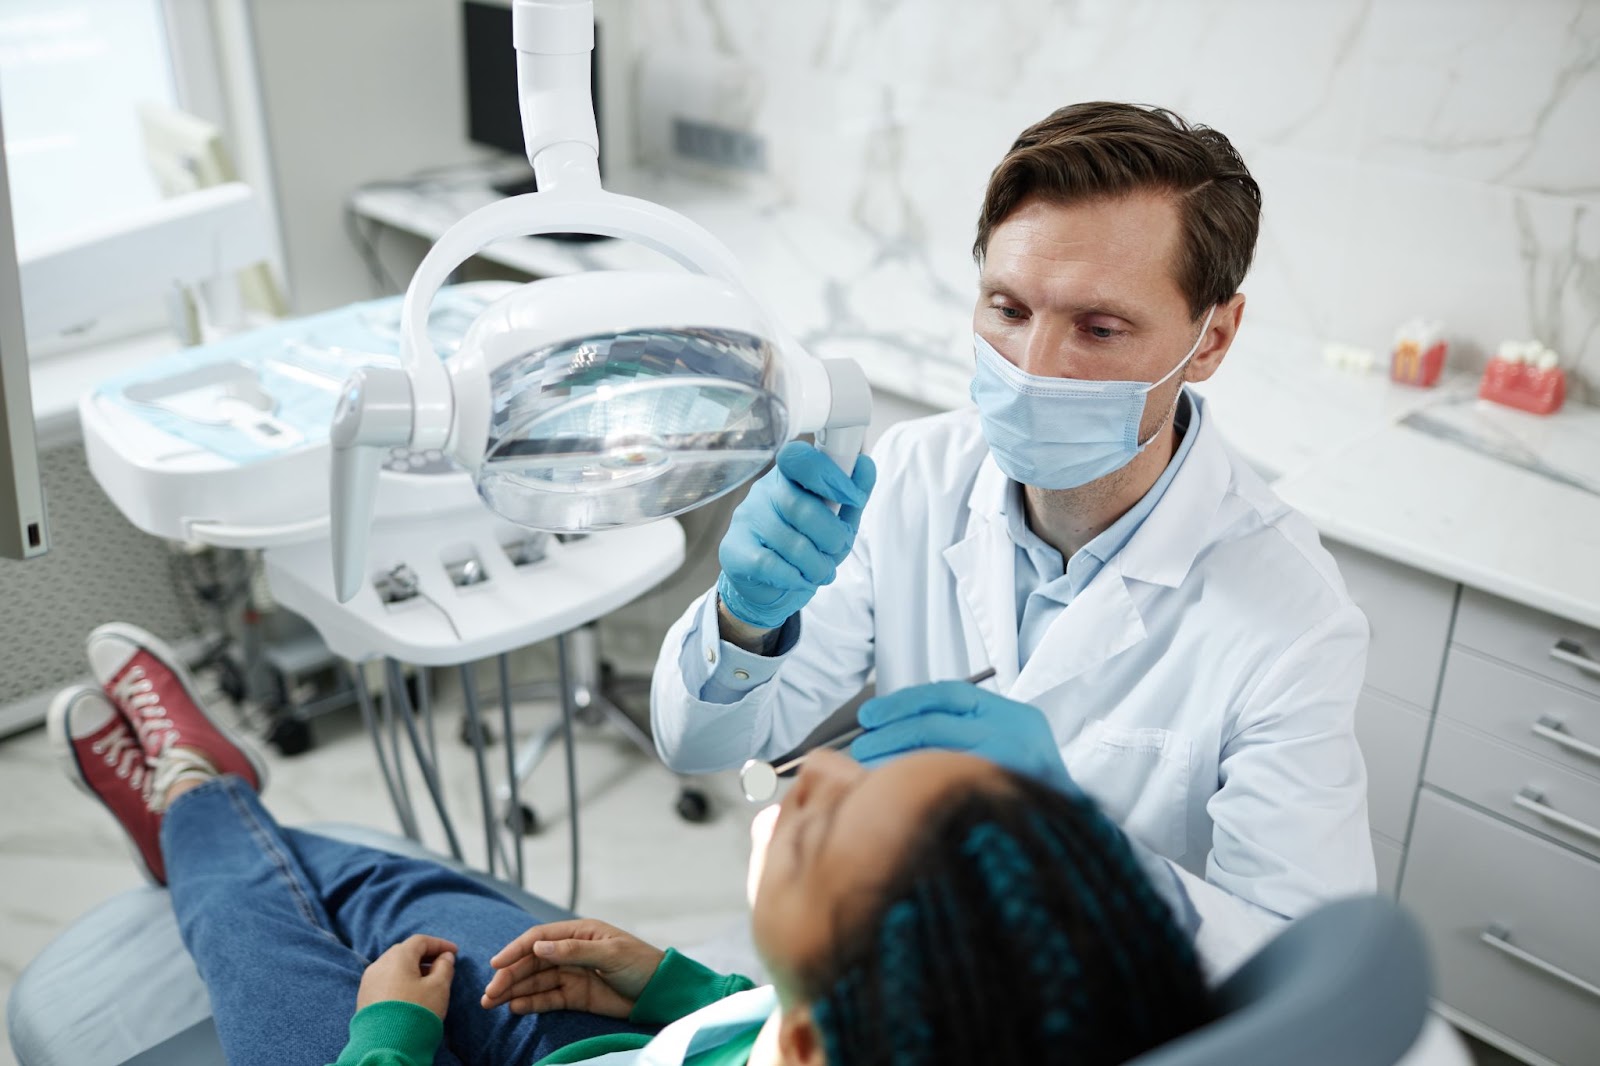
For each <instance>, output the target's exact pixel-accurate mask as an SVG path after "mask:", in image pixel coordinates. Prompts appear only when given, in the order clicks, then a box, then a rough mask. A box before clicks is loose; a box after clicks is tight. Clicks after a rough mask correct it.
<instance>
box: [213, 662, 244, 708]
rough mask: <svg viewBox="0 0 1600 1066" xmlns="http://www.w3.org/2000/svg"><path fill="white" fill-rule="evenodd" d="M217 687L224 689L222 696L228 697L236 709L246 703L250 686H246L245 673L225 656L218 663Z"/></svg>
mask: <svg viewBox="0 0 1600 1066" xmlns="http://www.w3.org/2000/svg"><path fill="white" fill-rule="evenodd" d="M216 669H217V687H218V688H220V689H222V694H223V695H224V696H227V697H228V699H229V701H230V702H232V704H233V705H234V706H235V707H238V706H240V705H241V704H243V703H244V697H245V693H246V691H247V690H248V686H246V684H245V680H244V671H243V670H241V669H239V664H238V663H236V662H234V661H233V660H232V659H231V658H229V657H228V656H226V655H224V656H222V657H221V658H219V659H218V660H217V662H216Z"/></svg>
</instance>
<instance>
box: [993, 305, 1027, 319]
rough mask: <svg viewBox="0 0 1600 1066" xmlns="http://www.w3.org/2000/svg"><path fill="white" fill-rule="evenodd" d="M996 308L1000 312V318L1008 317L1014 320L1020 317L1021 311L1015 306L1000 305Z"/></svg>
mask: <svg viewBox="0 0 1600 1066" xmlns="http://www.w3.org/2000/svg"><path fill="white" fill-rule="evenodd" d="M996 310H998V311H999V312H1000V317H1001V318H1009V319H1011V320H1012V321H1016V320H1017V319H1019V318H1021V317H1022V311H1021V310H1020V309H1019V308H1015V307H1000V308H997V309H996Z"/></svg>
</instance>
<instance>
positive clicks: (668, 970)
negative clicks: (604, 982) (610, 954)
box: [333, 948, 756, 1066]
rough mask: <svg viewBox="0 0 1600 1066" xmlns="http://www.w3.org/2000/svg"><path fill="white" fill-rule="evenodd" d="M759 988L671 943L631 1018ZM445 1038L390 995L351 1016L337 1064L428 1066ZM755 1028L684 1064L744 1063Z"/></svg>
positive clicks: (621, 1039) (558, 1059) (634, 1044)
mask: <svg viewBox="0 0 1600 1066" xmlns="http://www.w3.org/2000/svg"><path fill="white" fill-rule="evenodd" d="M754 987H755V983H754V982H753V981H751V980H750V979H749V978H748V977H740V976H738V975H736V974H719V973H716V972H714V971H712V970H709V969H707V968H706V967H704V966H702V965H700V964H699V963H698V962H695V961H694V960H693V959H691V958H689V957H688V956H687V955H680V954H678V952H677V951H675V950H673V949H671V948H668V949H667V954H666V956H665V957H664V958H663V959H662V960H661V965H659V966H657V967H656V972H655V973H654V974H653V975H652V976H651V978H650V982H649V983H648V984H647V985H645V986H644V991H643V992H641V993H639V999H638V1001H637V1002H635V1003H634V1005H633V1013H631V1014H629V1015H628V1020H629V1021H630V1022H637V1023H638V1024H640V1025H667V1024H669V1023H671V1022H675V1021H677V1020H678V1019H679V1018H682V1017H685V1016H686V1015H689V1014H693V1013H694V1012H695V1011H697V1010H699V1009H700V1008H702V1007H708V1006H710V1005H711V1004H713V1003H715V1002H717V1001H718V1000H720V999H724V998H726V997H728V996H731V995H733V994H735V993H737V992H746V991H748V990H750V989H752V988H754ZM443 1037H444V1022H443V1021H441V1020H440V1018H439V1016H438V1015H437V1014H435V1013H433V1011H431V1010H429V1009H428V1008H427V1007H419V1006H418V1005H417V1004H415V1003H407V1002H405V1001H403V1000H397V999H390V1000H384V1001H383V1002H382V1003H373V1004H371V1005H370V1006H367V1007H363V1008H362V1009H361V1010H359V1011H357V1012H356V1016H355V1017H354V1018H351V1019H350V1042H349V1043H347V1044H346V1045H345V1046H344V1050H343V1051H341V1052H340V1053H339V1058H338V1061H337V1062H335V1063H334V1064H333V1066H427V1064H428V1063H431V1062H432V1061H433V1052H434V1050H435V1049H436V1048H437V1047H438V1046H439V1041H440V1040H441V1039H442V1038H443ZM755 1038H756V1031H755V1030H752V1031H751V1032H750V1033H749V1034H748V1035H747V1036H746V1037H741V1038H739V1039H735V1040H730V1041H728V1042H727V1043H725V1044H723V1045H722V1046H720V1047H715V1048H712V1049H710V1050H708V1051H703V1052H700V1053H699V1054H697V1055H694V1056H691V1057H690V1059H689V1061H688V1063H687V1064H686V1066H743V1064H744V1063H745V1062H747V1061H748V1060H749V1058H750V1048H751V1046H752V1045H753V1044H754V1043H755ZM649 1042H650V1037H648V1036H645V1035H644V1034H642V1033H612V1034H610V1035H609V1036H594V1037H590V1038H589V1039H587V1040H580V1041H578V1042H577V1043H575V1044H568V1045H567V1046H566V1047H564V1048H562V1049H561V1050H559V1051H556V1052H553V1053H551V1054H549V1055H546V1056H545V1057H544V1058H542V1059H540V1060H539V1062H538V1063H536V1064H535V1066H556V1064H558V1063H570V1062H582V1061H583V1060H585V1059H592V1058H595V1057H596V1056H599V1055H606V1054H610V1053H611V1052H614V1051H629V1050H634V1049H637V1048H642V1047H644V1046H645V1045H646V1044H648V1043H649Z"/></svg>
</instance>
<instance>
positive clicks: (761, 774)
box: [739, 666, 994, 803]
mask: <svg viewBox="0 0 1600 1066" xmlns="http://www.w3.org/2000/svg"><path fill="white" fill-rule="evenodd" d="M993 676H994V667H992V666H991V667H989V668H988V669H987V670H980V671H978V672H977V673H975V674H973V675H972V676H971V677H969V678H967V684H969V685H981V684H982V683H983V682H985V681H987V680H989V679H990V678H991V677H993ZM865 732H866V730H865V729H862V728H861V727H860V726H855V727H854V728H851V729H847V730H845V731H844V732H843V733H840V734H839V735H838V736H835V737H830V738H828V739H826V740H820V741H818V742H817V743H816V744H813V745H812V746H811V747H809V748H807V749H805V750H804V751H801V752H800V753H798V754H796V755H793V756H791V757H789V758H787V759H785V760H784V761H783V762H781V763H779V764H778V765H776V766H774V765H773V764H772V763H770V762H767V761H766V760H765V759H750V760H748V761H746V762H745V764H744V765H743V766H742V767H740V768H739V787H740V788H742V789H743V790H744V798H745V799H746V800H748V801H749V802H751V803H770V802H771V801H772V797H773V796H776V795H777V794H778V779H779V778H783V777H793V776H794V775H795V774H796V773H798V772H799V770H800V764H801V763H803V762H805V760H806V756H808V755H810V754H811V753H812V752H814V751H816V750H817V749H818V748H827V749H828V750H830V751H838V750H839V749H840V748H843V747H847V746H848V745H849V744H850V742H851V741H852V740H854V739H856V737H859V736H860V735H861V734H862V733H865Z"/></svg>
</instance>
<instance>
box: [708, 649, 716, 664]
mask: <svg viewBox="0 0 1600 1066" xmlns="http://www.w3.org/2000/svg"><path fill="white" fill-rule="evenodd" d="M716 661H717V650H716V649H715V648H707V649H706V662H708V663H714V662H716Z"/></svg>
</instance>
